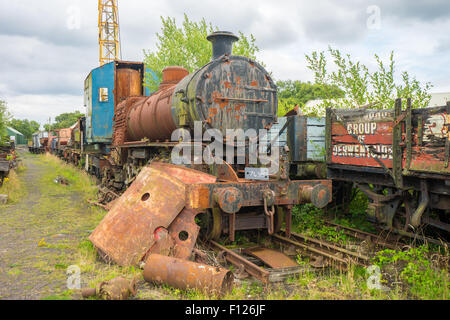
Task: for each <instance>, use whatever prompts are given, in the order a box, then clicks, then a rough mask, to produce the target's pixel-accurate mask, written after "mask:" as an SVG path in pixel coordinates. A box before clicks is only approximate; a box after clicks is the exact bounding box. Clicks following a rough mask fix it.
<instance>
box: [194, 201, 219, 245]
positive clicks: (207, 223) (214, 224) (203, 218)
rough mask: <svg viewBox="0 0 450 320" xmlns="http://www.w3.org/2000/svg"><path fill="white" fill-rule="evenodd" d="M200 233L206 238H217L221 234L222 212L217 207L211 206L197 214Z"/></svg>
mask: <svg viewBox="0 0 450 320" xmlns="http://www.w3.org/2000/svg"><path fill="white" fill-rule="evenodd" d="M198 219H199V223H198V225H199V226H200V234H201V236H202V237H203V238H205V239H207V240H218V239H219V238H220V235H221V234H222V214H221V211H220V209H219V208H212V209H209V210H207V211H206V212H205V213H203V214H201V215H198Z"/></svg>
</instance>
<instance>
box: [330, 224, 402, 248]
mask: <svg viewBox="0 0 450 320" xmlns="http://www.w3.org/2000/svg"><path fill="white" fill-rule="evenodd" d="M325 224H327V225H329V226H332V227H335V228H338V229H341V230H342V231H343V232H344V233H345V234H346V235H348V236H351V237H353V238H356V239H360V240H369V241H370V242H371V243H374V244H376V245H378V246H381V247H385V248H389V249H397V248H398V246H397V244H393V243H390V242H387V241H384V240H382V239H380V235H377V234H374V233H370V232H365V231H362V230H358V229H355V228H351V227H347V226H343V225H340V224H336V223H333V222H329V221H325ZM391 241H396V240H394V239H391Z"/></svg>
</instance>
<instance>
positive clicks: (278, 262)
mask: <svg viewBox="0 0 450 320" xmlns="http://www.w3.org/2000/svg"><path fill="white" fill-rule="evenodd" d="M244 252H245V253H246V254H248V255H251V256H253V257H255V258H258V259H260V260H261V261H263V262H264V263H265V264H267V265H268V266H269V267H271V268H275V269H278V268H288V267H298V263H296V262H295V261H294V260H292V259H291V258H289V257H288V256H287V255H285V254H284V253H282V252H280V251H276V250H273V249H269V248H263V247H256V248H249V249H246V250H244Z"/></svg>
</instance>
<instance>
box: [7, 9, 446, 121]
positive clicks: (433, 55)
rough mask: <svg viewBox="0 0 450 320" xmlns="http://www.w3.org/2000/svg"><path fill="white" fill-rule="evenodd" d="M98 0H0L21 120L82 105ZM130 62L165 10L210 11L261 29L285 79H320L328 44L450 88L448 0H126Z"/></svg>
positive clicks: (240, 27) (15, 109)
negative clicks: (315, 54) (317, 67)
mask: <svg viewBox="0 0 450 320" xmlns="http://www.w3.org/2000/svg"><path fill="white" fill-rule="evenodd" d="M97 4H98V1H97V0H40V1H35V0H13V1H11V0H0V99H1V100H6V101H7V102H8V106H9V110H10V111H11V113H12V114H13V115H14V116H15V117H16V118H20V119H24V118H27V119H32V120H36V121H38V122H40V123H42V124H43V123H44V122H45V121H46V119H47V121H48V118H49V117H52V118H54V117H55V116H57V115H58V114H60V113H62V112H71V111H74V110H80V111H83V112H84V107H83V81H84V79H85V78H86V76H87V74H88V73H89V72H90V70H91V69H92V68H95V67H97V66H98V64H99V63H98V27H97V19H98V11H97ZM119 10H120V13H119V15H120V28H121V37H122V54H123V59H124V60H132V61H142V59H143V49H149V50H152V49H154V48H155V40H156V33H157V32H158V31H160V28H161V19H160V16H163V17H167V16H170V17H175V18H176V21H177V22H178V23H179V24H181V22H182V20H183V14H184V13H186V14H187V15H188V17H189V18H190V19H191V20H195V21H198V20H201V19H202V18H205V19H206V20H207V21H209V22H211V23H212V24H213V25H215V26H218V27H219V28H220V29H222V30H228V31H233V32H235V33H237V32H238V31H242V32H243V33H244V34H250V33H252V34H253V35H254V36H255V38H256V41H257V45H258V46H259V48H260V50H261V51H260V53H259V55H258V59H259V60H262V61H263V62H264V63H265V64H266V65H267V69H268V70H269V71H272V72H273V74H274V77H275V78H276V79H277V80H285V79H295V80H297V79H298V80H302V81H311V80H312V79H313V77H312V74H311V73H310V72H309V71H308V69H307V67H306V61H305V54H310V53H311V52H312V51H314V50H325V49H326V48H327V47H328V46H329V45H331V46H333V47H334V48H337V49H340V50H341V51H343V52H345V53H349V54H351V56H352V57H354V58H356V59H359V60H360V61H362V62H363V63H365V64H366V65H368V66H369V67H373V66H374V59H373V55H374V54H375V53H376V54H378V55H379V56H380V57H381V58H382V59H387V58H388V56H389V53H390V51H391V50H394V52H395V61H396V63H397V73H398V74H400V72H401V71H408V72H409V73H410V74H411V75H414V76H416V77H417V79H418V80H419V81H421V82H422V83H425V82H431V83H432V84H433V86H434V87H433V89H432V92H448V91H450V69H449V68H448V66H449V65H450V54H449V50H450V32H449V30H450V1H448V0H414V1H406V0H398V1H392V0H379V1H377V0H371V1H364V0H346V1H342V0H340V1H331V0H315V1H309V0H300V1H299V0H295V1H291V0H276V1H275V0H259V1H250V0H228V1H213V0H152V1H148V0H147V1H144V0H127V1H124V0H119Z"/></svg>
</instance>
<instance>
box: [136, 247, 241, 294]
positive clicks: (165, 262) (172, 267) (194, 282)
mask: <svg viewBox="0 0 450 320" xmlns="http://www.w3.org/2000/svg"><path fill="white" fill-rule="evenodd" d="M144 279H145V280H146V281H148V282H153V283H156V284H164V283H165V284H168V285H170V286H172V287H174V288H178V289H181V290H186V289H198V290H200V291H203V292H205V293H207V294H213V295H214V294H216V295H218V296H222V295H224V294H226V293H229V292H231V290H232V288H233V281H234V276H233V273H232V272H231V271H229V270H227V269H224V268H219V267H213V266H209V265H205V264H200V263H196V262H191V261H187V260H182V259H178V258H173V257H167V256H162V255H159V254H151V255H149V257H148V258H147V261H146V263H145V267H144Z"/></svg>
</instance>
